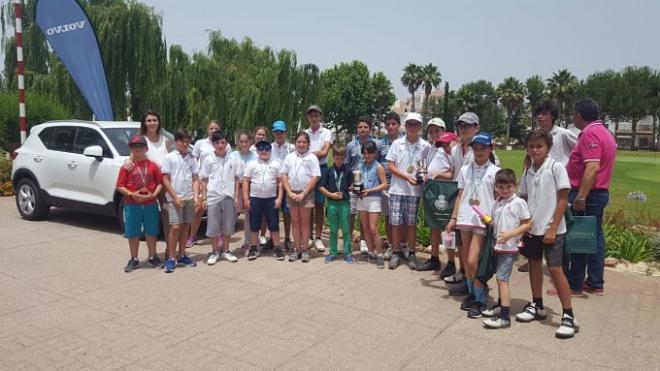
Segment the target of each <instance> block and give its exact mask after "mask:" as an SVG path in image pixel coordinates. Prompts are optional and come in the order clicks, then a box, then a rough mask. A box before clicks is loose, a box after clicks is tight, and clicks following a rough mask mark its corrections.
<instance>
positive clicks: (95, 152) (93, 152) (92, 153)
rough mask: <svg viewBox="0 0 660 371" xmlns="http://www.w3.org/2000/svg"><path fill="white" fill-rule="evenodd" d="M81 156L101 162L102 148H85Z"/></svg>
mask: <svg viewBox="0 0 660 371" xmlns="http://www.w3.org/2000/svg"><path fill="white" fill-rule="evenodd" d="M83 155H85V156H87V157H94V158H95V159H97V160H98V161H101V160H103V148H101V146H98V145H96V146H89V147H86V148H85V150H84V151H83Z"/></svg>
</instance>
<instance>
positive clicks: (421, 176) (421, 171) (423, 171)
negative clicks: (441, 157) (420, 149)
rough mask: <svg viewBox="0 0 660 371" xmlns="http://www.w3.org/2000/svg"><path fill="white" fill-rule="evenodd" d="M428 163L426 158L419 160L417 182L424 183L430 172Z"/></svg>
mask: <svg viewBox="0 0 660 371" xmlns="http://www.w3.org/2000/svg"><path fill="white" fill-rule="evenodd" d="M427 165H428V164H427V163H426V160H424V159H421V160H419V161H417V184H422V183H424V180H425V178H426V176H427V175H428V174H429V170H428V167H427Z"/></svg>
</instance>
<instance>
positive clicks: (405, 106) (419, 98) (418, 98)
mask: <svg viewBox="0 0 660 371" xmlns="http://www.w3.org/2000/svg"><path fill="white" fill-rule="evenodd" d="M444 96H445V91H444V90H443V89H436V90H433V91H432V92H431V95H429V98H431V97H438V98H442V97H444ZM423 109H424V91H423V90H421V89H420V90H418V91H417V92H416V93H415V111H417V112H422V110H423ZM392 110H393V111H394V112H396V113H398V114H399V115H403V114H405V113H406V112H411V111H412V99H411V98H410V97H406V98H404V99H399V100H397V101H396V102H395V103H394V107H393V108H392Z"/></svg>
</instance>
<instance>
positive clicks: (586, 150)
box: [566, 121, 616, 189]
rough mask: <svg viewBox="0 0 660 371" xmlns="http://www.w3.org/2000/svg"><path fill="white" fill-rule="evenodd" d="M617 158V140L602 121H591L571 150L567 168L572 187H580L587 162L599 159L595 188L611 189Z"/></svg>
mask: <svg viewBox="0 0 660 371" xmlns="http://www.w3.org/2000/svg"><path fill="white" fill-rule="evenodd" d="M615 160H616V141H615V140H614V136H613V135H612V133H610V131H609V130H608V129H607V127H606V126H605V125H604V124H603V122H602V121H594V122H591V123H589V124H588V125H587V126H586V127H585V128H584V129H583V130H582V132H581V133H580V135H578V140H577V144H576V145H575V147H574V148H573V150H572V151H571V155H570V158H569V160H568V164H567V165H566V170H567V171H568V178H569V179H570V181H571V187H572V188H579V187H580V183H581V182H582V175H584V168H585V163H587V162H591V161H599V162H600V169H599V170H598V172H597V173H596V181H595V182H594V185H593V189H609V187H610V180H611V179H612V170H614V161H615Z"/></svg>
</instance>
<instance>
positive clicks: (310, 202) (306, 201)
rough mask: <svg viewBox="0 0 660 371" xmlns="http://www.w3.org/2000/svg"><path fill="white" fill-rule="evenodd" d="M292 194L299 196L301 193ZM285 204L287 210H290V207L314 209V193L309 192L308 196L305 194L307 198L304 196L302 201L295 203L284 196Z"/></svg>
mask: <svg viewBox="0 0 660 371" xmlns="http://www.w3.org/2000/svg"><path fill="white" fill-rule="evenodd" d="M293 193H295V194H301V193H302V191H293ZM286 203H287V204H288V205H289V208H292V207H302V208H305V209H310V208H313V207H314V192H310V193H309V194H307V196H305V198H303V200H302V201H300V202H296V201H294V200H292V199H291V197H289V196H288V195H287V196H286Z"/></svg>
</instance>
